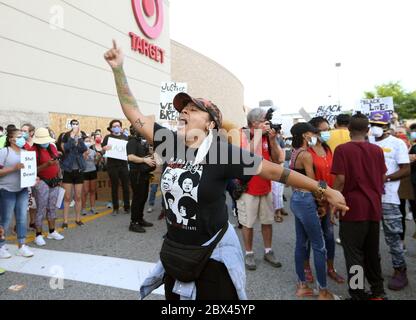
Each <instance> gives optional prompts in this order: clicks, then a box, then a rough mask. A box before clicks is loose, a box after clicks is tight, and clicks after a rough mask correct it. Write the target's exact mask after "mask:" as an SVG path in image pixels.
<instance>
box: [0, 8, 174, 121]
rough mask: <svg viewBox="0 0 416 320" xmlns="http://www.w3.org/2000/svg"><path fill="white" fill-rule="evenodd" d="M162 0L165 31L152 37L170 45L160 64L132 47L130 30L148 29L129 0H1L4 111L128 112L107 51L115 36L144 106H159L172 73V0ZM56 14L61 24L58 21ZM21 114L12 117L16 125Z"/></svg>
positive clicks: (0, 107)
mask: <svg viewBox="0 0 416 320" xmlns="http://www.w3.org/2000/svg"><path fill="white" fill-rule="evenodd" d="M164 3H165V6H164V12H165V14H164V15H165V22H164V29H163V32H162V34H161V36H160V37H159V38H158V39H156V40H155V41H150V40H148V42H150V43H153V44H155V45H157V46H159V47H161V48H163V49H164V50H165V51H166V53H165V54H166V56H165V63H164V64H161V63H158V62H156V61H154V60H151V59H149V58H147V57H145V56H143V55H141V54H139V53H138V52H134V51H132V50H131V42H130V37H129V32H134V33H136V34H137V35H139V36H141V37H143V35H142V33H141V31H140V29H139V26H138V24H137V22H136V19H135V17H134V13H133V9H132V3H131V1H129V0H117V1H116V0H88V1H87V0H66V1H65V2H64V1H61V0H58V1H57V0H41V1H33V0H30V1H29V0H3V1H2V2H1V3H0V30H1V31H0V51H1V61H2V62H1V65H0V91H1V93H0V116H1V117H2V118H1V119H5V118H3V116H4V115H5V114H13V113H19V112H33V113H40V114H43V113H48V112H55V113H70V114H78V115H86V116H100V117H105V118H120V117H122V112H121V108H120V104H119V101H118V98H117V94H116V90H115V85H114V78H113V75H112V72H111V70H110V67H109V66H108V65H107V63H106V62H105V60H104V58H103V55H104V53H105V51H106V50H108V49H109V48H110V47H111V46H112V39H116V40H117V41H118V44H119V46H121V47H122V48H123V50H124V53H125V54H126V59H125V69H126V73H127V76H128V77H129V83H130V86H131V89H132V91H133V93H134V94H135V95H136V96H137V98H138V101H139V103H140V105H141V107H142V109H143V112H144V113H154V110H155V109H157V108H158V106H159V96H160V93H159V91H160V84H161V82H162V81H169V80H170V56H171V52H170V32H169V24H170V21H169V2H168V1H167V0H164ZM59 17H62V19H60V18H59ZM51 22H52V24H51ZM57 22H58V24H59V23H61V22H62V25H61V26H62V27H63V28H56V27H54V26H55V24H56V23H57ZM11 118H13V117H11ZM8 119H10V117H9V118H8ZM11 120H12V119H11ZM19 121H20V118H19V117H16V118H15V120H14V122H16V125H19V124H20V123H18V122H19ZM0 122H1V123H3V121H0ZM39 122H42V121H39Z"/></svg>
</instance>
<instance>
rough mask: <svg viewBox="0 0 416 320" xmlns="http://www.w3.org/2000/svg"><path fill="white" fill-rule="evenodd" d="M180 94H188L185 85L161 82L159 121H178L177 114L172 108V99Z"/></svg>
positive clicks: (186, 85)
mask: <svg viewBox="0 0 416 320" xmlns="http://www.w3.org/2000/svg"><path fill="white" fill-rule="evenodd" d="M181 92H185V93H186V92H188V84H187V83H179V82H162V86H161V88H160V110H159V120H160V121H172V120H173V121H176V120H177V119H178V116H179V113H178V112H177V111H176V109H175V107H174V106H173V98H175V96H176V95H177V94H178V93H181Z"/></svg>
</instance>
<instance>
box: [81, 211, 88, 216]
mask: <svg viewBox="0 0 416 320" xmlns="http://www.w3.org/2000/svg"><path fill="white" fill-rule="evenodd" d="M81 215H82V216H84V217H85V216H86V215H87V210H85V209H82V211H81Z"/></svg>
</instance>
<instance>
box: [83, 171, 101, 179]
mask: <svg viewBox="0 0 416 320" xmlns="http://www.w3.org/2000/svg"><path fill="white" fill-rule="evenodd" d="M83 176H84V181H92V180H97V178H98V176H97V171H90V172H84V173H83Z"/></svg>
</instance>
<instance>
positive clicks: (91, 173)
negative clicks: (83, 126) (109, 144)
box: [81, 137, 98, 216]
mask: <svg viewBox="0 0 416 320" xmlns="http://www.w3.org/2000/svg"><path fill="white" fill-rule="evenodd" d="M84 142H85V146H86V147H87V148H88V150H87V151H85V152H84V159H85V163H86V166H85V171H84V172H83V175H84V186H83V190H82V211H81V214H82V215H83V216H86V215H87V211H86V206H87V199H88V198H89V199H90V213H91V214H97V213H98V211H97V210H96V209H95V193H96V192H97V166H96V163H97V162H96V159H97V152H96V151H95V150H94V149H93V143H92V138H90V137H85V139H84Z"/></svg>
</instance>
